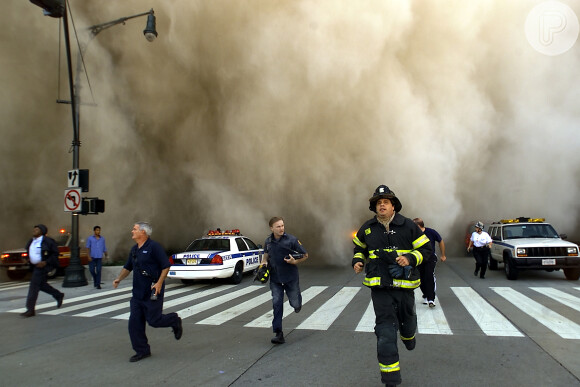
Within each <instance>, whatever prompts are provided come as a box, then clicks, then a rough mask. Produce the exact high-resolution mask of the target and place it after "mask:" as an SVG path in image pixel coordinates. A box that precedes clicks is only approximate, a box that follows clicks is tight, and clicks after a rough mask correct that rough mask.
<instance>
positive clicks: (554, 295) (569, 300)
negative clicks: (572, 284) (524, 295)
mask: <svg viewBox="0 0 580 387" xmlns="http://www.w3.org/2000/svg"><path fill="white" fill-rule="evenodd" d="M530 289H532V290H535V291H536V292H538V293H540V294H543V295H545V296H548V297H550V298H551V299H553V300H554V301H557V302H560V303H562V304H564V305H566V306H567V307H569V308H572V309H575V310H577V311H578V312H580V299H579V298H578V297H574V296H572V295H570V294H568V293H565V292H563V291H561V290H557V289H553V288H541V287H539V288H536V287H531V288H530ZM578 289H579V290H580V288H578Z"/></svg>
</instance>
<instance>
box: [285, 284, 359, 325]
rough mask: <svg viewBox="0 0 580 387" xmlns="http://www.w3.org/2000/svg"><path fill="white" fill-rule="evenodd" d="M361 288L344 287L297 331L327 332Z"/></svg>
mask: <svg viewBox="0 0 580 387" xmlns="http://www.w3.org/2000/svg"><path fill="white" fill-rule="evenodd" d="M360 289H361V288H360V287H344V288H342V289H340V290H339V291H338V292H337V293H336V294H335V295H334V296H332V298H331V299H330V300H328V301H326V302H325V303H324V304H323V305H322V306H321V307H320V308H318V309H317V310H316V311H315V312H314V313H312V314H311V315H310V316H308V318H307V319H306V320H304V321H303V322H302V323H301V324H300V325H298V327H296V329H314V330H326V329H328V327H330V325H331V324H332V323H333V322H334V320H336V318H337V317H338V316H339V315H340V313H342V311H343V310H344V308H346V306H347V305H348V303H349V302H350V301H351V300H352V299H353V297H354V296H355V295H356V294H357V293H358V292H359V290H360Z"/></svg>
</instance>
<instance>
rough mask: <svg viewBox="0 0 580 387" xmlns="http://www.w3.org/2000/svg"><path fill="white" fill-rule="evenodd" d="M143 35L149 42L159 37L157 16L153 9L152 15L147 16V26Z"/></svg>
mask: <svg viewBox="0 0 580 387" xmlns="http://www.w3.org/2000/svg"><path fill="white" fill-rule="evenodd" d="M143 35H145V39H147V40H148V41H149V42H152V41H154V40H155V38H156V37H157V31H156V30H155V15H154V14H153V9H151V13H149V16H147V26H146V27H145V29H144V30H143Z"/></svg>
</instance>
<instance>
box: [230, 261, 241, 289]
mask: <svg viewBox="0 0 580 387" xmlns="http://www.w3.org/2000/svg"><path fill="white" fill-rule="evenodd" d="M242 270H243V266H242V263H241V262H238V264H237V265H236V267H235V268H234V274H232V276H231V277H230V278H231V280H232V283H234V284H236V285H237V284H239V283H240V282H242V277H243V275H244V272H243V271H242Z"/></svg>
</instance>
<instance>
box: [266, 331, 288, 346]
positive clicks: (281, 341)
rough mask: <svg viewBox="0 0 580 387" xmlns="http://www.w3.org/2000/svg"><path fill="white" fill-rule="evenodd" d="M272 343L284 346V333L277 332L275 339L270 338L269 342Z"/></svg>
mask: <svg viewBox="0 0 580 387" xmlns="http://www.w3.org/2000/svg"><path fill="white" fill-rule="evenodd" d="M270 341H271V342H272V344H284V343H285V342H286V340H284V333H282V332H277V333H276V336H275V337H272V340H270Z"/></svg>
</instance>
